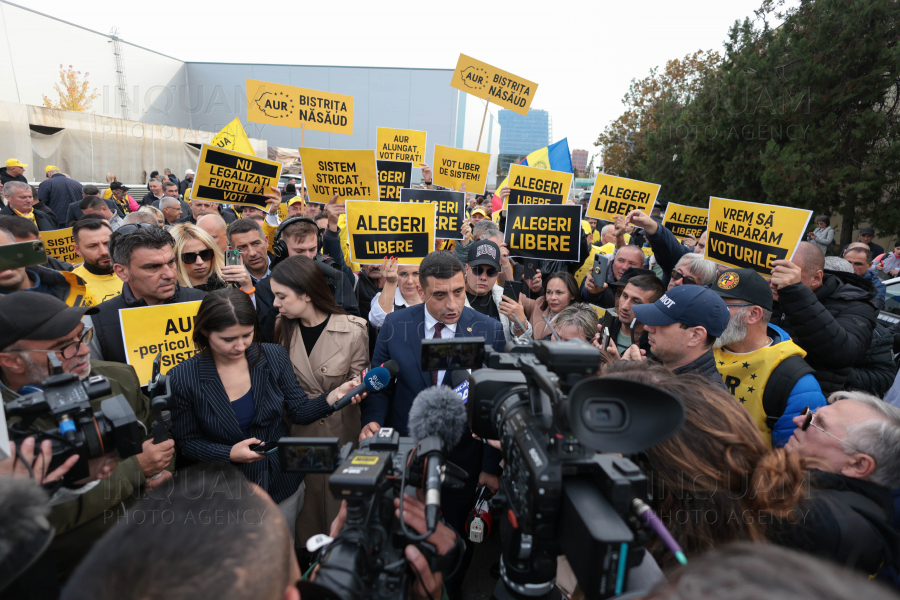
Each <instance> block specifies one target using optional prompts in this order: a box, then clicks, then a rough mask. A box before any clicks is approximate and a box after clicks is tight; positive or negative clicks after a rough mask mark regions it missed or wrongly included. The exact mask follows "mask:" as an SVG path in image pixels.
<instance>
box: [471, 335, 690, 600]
mask: <svg viewBox="0 0 900 600" xmlns="http://www.w3.org/2000/svg"><path fill="white" fill-rule="evenodd" d="M507 350H512V352H506V353H497V352H490V351H489V352H488V353H487V355H486V361H485V362H486V364H487V367H488V368H486V369H480V370H477V371H473V372H472V374H471V376H470V378H469V401H468V404H467V410H468V411H469V413H470V419H471V426H472V431H474V432H475V434H477V435H478V436H480V437H482V438H485V439H497V440H500V443H501V445H502V449H503V450H502V451H503V458H504V460H505V461H506V467H505V469H504V471H503V476H502V477H501V480H500V491H499V493H498V494H497V495H495V496H494V499H493V505H494V507H495V508H498V507H499V508H501V509H502V510H503V513H504V514H508V519H506V520H505V521H504V522H503V523H502V525H501V538H502V541H503V555H502V558H501V561H500V574H501V578H500V581H499V582H498V584H497V588H496V589H495V591H494V597H495V598H501V599H504V600H505V599H509V598H516V599H518V600H522V599H525V598H528V599H530V600H535V599H537V598H551V597H554V594H556V590H555V577H556V565H557V557H558V556H560V555H563V554H564V555H565V556H566V557H567V559H568V561H569V563H570V565H571V566H572V569H573V571H574V573H575V575H576V577H577V579H578V583H579V585H580V587H581V588H582V590H583V591H584V593H585V596H586V597H587V598H588V599H589V600H598V599H603V598H609V597H612V596H615V595H618V594H621V593H622V592H623V591H624V590H625V586H626V585H627V580H628V570H629V568H632V567H635V566H637V565H638V564H640V562H641V560H642V559H643V555H644V545H645V544H646V542H647V540H648V539H649V537H648V535H649V532H648V531H647V529H646V528H645V525H644V523H643V522H642V520H641V519H642V518H644V519H647V517H646V516H644V515H641V514H640V513H643V512H644V511H646V510H648V507H647V505H646V504H645V503H644V501H646V500H648V498H649V494H650V489H649V487H650V486H649V485H648V481H647V478H646V477H645V476H644V475H643V474H642V473H641V471H640V470H639V469H638V467H637V466H636V465H635V464H634V463H632V462H631V461H630V460H629V459H627V458H624V457H623V456H620V454H624V455H628V454H635V453H638V452H641V451H643V450H645V449H647V448H649V447H651V446H653V445H655V444H658V443H659V442H661V441H663V440H665V439H666V438H667V437H669V436H670V435H672V434H673V433H674V432H675V431H676V430H677V429H678V428H679V427H680V426H681V424H682V422H683V421H684V407H683V406H682V404H681V402H680V401H679V400H678V399H677V398H675V397H673V396H672V395H670V394H668V393H667V392H665V391H663V390H661V389H658V388H655V387H653V386H648V385H644V384H640V383H637V382H634V381H630V380H624V379H614V378H602V379H601V378H599V377H593V376H591V375H592V374H593V373H594V372H595V371H596V370H597V365H598V364H599V358H600V356H599V351H598V350H597V349H596V348H594V347H593V346H591V345H590V344H588V343H586V342H584V341H581V340H570V341H567V342H544V341H536V342H534V343H533V345H532V346H531V347H530V348H529V347H528V346H523V345H521V344H519V345H516V346H515V347H514V348H512V347H509V346H508V347H507ZM606 453H617V454H606ZM653 518H655V517H653ZM648 522H649V521H648Z"/></svg>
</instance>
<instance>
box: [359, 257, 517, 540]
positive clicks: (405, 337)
mask: <svg viewBox="0 0 900 600" xmlns="http://www.w3.org/2000/svg"><path fill="white" fill-rule="evenodd" d="M419 282H420V285H421V286H422V292H423V296H424V298H425V302H424V303H423V304H417V305H415V306H412V307H410V308H407V309H404V310H400V311H395V312H393V313H392V314H390V315H388V316H387V319H386V320H385V322H384V325H383V326H382V328H381V331H380V332H379V334H378V341H377V342H376V344H375V355H374V358H373V360H372V362H373V364H381V363H383V362H385V361H387V360H391V359H393V360H396V361H397V363H398V364H399V365H400V375H399V377H398V378H397V381H396V383H395V384H392V385H389V386H388V387H387V388H385V389H384V390H383V391H381V392H378V393H376V394H370V395H369V397H368V398H366V399H365V400H364V401H363V402H362V403H361V404H360V407H361V408H362V422H363V423H364V424H365V425H364V426H363V430H362V434H361V435H360V439H362V438H364V437H368V436H371V435H373V434H374V433H375V432H376V431H378V430H379V429H381V427H383V426H384V427H393V428H394V429H396V430H398V431H399V432H400V435H404V436H405V435H409V429H408V426H407V420H408V416H409V409H410V407H411V406H412V403H413V400H414V399H415V397H416V395H417V394H418V393H419V392H421V391H422V390H424V389H425V388H427V387H430V386H432V385H438V382H440V383H441V384H442V385H447V386H449V385H450V381H451V379H452V377H451V376H452V371H437V372H429V371H426V370H424V369H423V365H422V361H421V347H422V340H423V339H433V338H439V339H450V338H454V337H484V338H485V340H486V341H487V343H488V344H489V345H491V346H492V347H493V348H494V349H495V350H497V351H502V350H503V348H504V346H505V344H506V342H505V340H504V337H503V327H502V326H501V325H500V321H498V320H496V319H492V318H490V317H487V316H484V315H482V314H480V313H478V312H476V311H475V310H473V309H471V308H469V307H467V306H466V305H465V303H466V281H465V276H464V274H463V267H462V263H460V262H459V260H458V259H457V258H456V257H455V256H454V255H453V254H452V253H451V252H442V251H439V252H432V253H431V254H429V255H428V256H426V257H425V259H424V260H423V261H422V263H421V264H420V265H419ZM449 460H450V461H452V462H453V463H455V464H457V465H458V466H460V467H462V468H463V469H465V470H466V472H467V473H468V474H469V477H468V479H467V481H466V487H465V489H463V490H452V491H444V492H443V494H442V502H441V510H442V512H443V514H444V518H445V519H446V520H447V522H448V523H449V524H450V525H451V526H453V527H454V528H456V530H457V532H459V533H464V532H465V521H466V517H467V516H468V513H469V511H470V510H471V509H472V506H473V505H474V502H475V488H476V485H479V486H480V485H487V486H488V487H490V488H491V489H492V490H493V491H496V490H497V488H498V483H499V481H498V475H499V473H500V453H499V452H498V451H496V450H494V449H493V448H490V447H489V446H483V445H482V444H481V442H478V441H476V440H474V439H472V436H471V435H470V433H469V431H468V428H467V431H466V433H464V434H463V437H462V440H461V441H460V442H459V443H458V444H457V445H456V446H455V447H454V448H453V449H452V451H451V452H450V455H449Z"/></svg>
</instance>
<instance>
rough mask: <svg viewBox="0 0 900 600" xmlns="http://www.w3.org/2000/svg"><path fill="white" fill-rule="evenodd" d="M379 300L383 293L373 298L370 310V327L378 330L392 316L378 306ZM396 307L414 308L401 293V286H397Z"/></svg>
mask: <svg viewBox="0 0 900 600" xmlns="http://www.w3.org/2000/svg"><path fill="white" fill-rule="evenodd" d="M379 298H381V292H378V293H377V294H375V297H374V298H372V308H370V309H369V325H371V326H372V327H375V328H376V329H378V328H379V327H381V326H382V325H384V320H385V319H387V316H388V315H389V314H390V313H386V312H384V309H383V308H381V305H380V304H378V299H379ZM394 306H405V307H407V308H409V307H410V306H412V304H410V303H409V302H407V301H406V298H404V297H403V294H401V293H400V286H397V289H396V290H394ZM391 312H394V310H393V307H392V308H391ZM426 312H428V311H426Z"/></svg>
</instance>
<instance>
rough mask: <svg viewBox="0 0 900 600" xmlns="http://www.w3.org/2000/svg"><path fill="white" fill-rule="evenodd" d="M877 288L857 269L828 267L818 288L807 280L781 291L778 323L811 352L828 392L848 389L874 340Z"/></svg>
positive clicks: (808, 355) (808, 354)
mask: <svg viewBox="0 0 900 600" xmlns="http://www.w3.org/2000/svg"><path fill="white" fill-rule="evenodd" d="M875 295H876V290H875V286H873V285H872V283H871V282H869V281H866V280H865V279H863V278H862V277H859V276H858V275H856V274H854V273H840V272H837V271H827V272H826V273H825V276H824V279H823V280H822V285H821V286H820V287H819V288H818V289H817V290H816V291H815V292H813V291H812V290H810V289H809V288H807V287H805V286H804V285H803V284H802V283H796V284H793V285H789V286H787V287H784V288H782V289H781V290H779V291H778V302H776V303H775V306H774V309H773V311H772V323H773V324H775V325H778V326H779V327H781V328H782V329H784V330H785V331H787V332H788V334H789V335H790V336H791V339H793V340H794V342H795V343H796V344H797V345H798V346H800V347H801V348H803V349H804V350H806V362H808V363H809V366H811V367H812V368H813V369H815V370H816V380H818V382H819V385H820V386H821V387H822V392H823V393H824V394H825V395H826V396H828V395H829V394H831V393H832V392H836V391H839V390H842V389H844V386H845V385H846V384H847V378H848V377H849V376H850V370H851V368H852V367H853V365H855V364H856V363H857V362H858V361H860V360H861V359H863V357H864V356H865V354H866V352H867V351H868V349H869V345H870V344H871V343H872V330H873V329H874V328H875V319H876V316H877V311H876V310H875V307H874V306H872V304H871V303H870V302H869V301H870V300H871V299H872V298H874V297H875Z"/></svg>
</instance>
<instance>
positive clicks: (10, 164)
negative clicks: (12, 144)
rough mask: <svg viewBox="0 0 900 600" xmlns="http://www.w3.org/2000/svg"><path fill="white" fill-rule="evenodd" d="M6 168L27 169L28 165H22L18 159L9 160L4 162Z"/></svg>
mask: <svg viewBox="0 0 900 600" xmlns="http://www.w3.org/2000/svg"><path fill="white" fill-rule="evenodd" d="M6 166H7V167H27V166H28V165H26V164H23V163H22V161H20V160H19V159H18V158H10V159H9V160H7V161H6Z"/></svg>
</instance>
